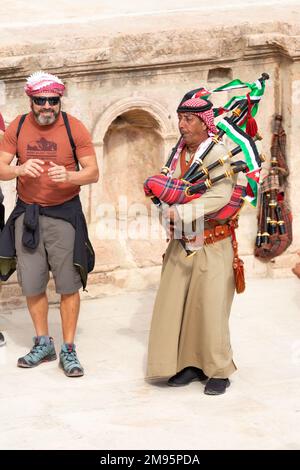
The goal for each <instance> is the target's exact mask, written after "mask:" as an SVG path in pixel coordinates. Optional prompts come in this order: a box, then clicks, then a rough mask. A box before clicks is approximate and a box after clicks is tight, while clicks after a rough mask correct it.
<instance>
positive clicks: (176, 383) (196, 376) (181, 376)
mask: <svg viewBox="0 0 300 470" xmlns="http://www.w3.org/2000/svg"><path fill="white" fill-rule="evenodd" d="M207 378H208V377H207V376H206V375H205V374H204V372H203V370H201V369H198V367H185V368H184V369H182V370H181V371H180V372H177V374H176V375H173V377H171V378H170V379H169V380H168V385H170V387H183V386H184V385H188V384H189V383H191V382H194V381H196V380H197V381H199V382H202V381H204V380H207Z"/></svg>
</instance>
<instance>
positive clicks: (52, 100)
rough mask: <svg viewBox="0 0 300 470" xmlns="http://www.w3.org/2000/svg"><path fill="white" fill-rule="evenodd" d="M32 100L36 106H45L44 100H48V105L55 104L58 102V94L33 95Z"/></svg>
mask: <svg viewBox="0 0 300 470" xmlns="http://www.w3.org/2000/svg"><path fill="white" fill-rule="evenodd" d="M32 101H33V102H34V104H37V105H38V106H45V104H46V101H48V103H49V105H50V106H56V105H57V104H58V103H59V102H60V96H50V97H49V98H48V97H47V96H33V97H32Z"/></svg>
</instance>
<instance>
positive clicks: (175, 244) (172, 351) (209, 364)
mask: <svg viewBox="0 0 300 470" xmlns="http://www.w3.org/2000/svg"><path fill="white" fill-rule="evenodd" d="M226 151H227V150H226V148H225V147H224V146H223V145H221V144H219V145H215V146H214V147H213V149H212V150H211V151H210V152H209V154H208V155H207V157H206V158H205V166H207V165H209V164H210V163H212V162H214V161H216V160H217V159H218V158H220V157H222V156H224V155H225V154H226ZM179 166H180V164H179V163H178V165H177V168H176V171H175V173H174V177H178V176H179V172H180V170H179ZM228 168H229V164H226V165H225V166H222V167H218V168H217V169H215V170H214V171H213V172H212V174H211V177H215V176H218V174H221V173H224V171H225V170H226V169H228ZM232 188H233V182H232V181H230V180H228V179H227V180H222V181H220V182H218V183H216V184H215V185H214V186H213V187H212V188H211V189H210V190H208V191H207V192H206V193H205V194H204V195H203V196H202V197H201V198H200V199H194V200H193V201H191V202H190V203H188V204H189V205H190V204H192V205H196V204H199V203H204V213H205V214H209V213H210V212H214V211H216V210H218V209H220V208H222V207H224V206H225V205H226V204H227V203H228V202H229V199H230V196H231V193H232ZM200 200H201V202H200ZM187 219H189V220H187ZM184 221H185V222H190V221H191V217H190V216H189V215H188V214H187V215H186V217H185V219H184ZM232 260H233V251H232V245H231V239H230V238H226V239H224V240H221V241H219V242H217V243H214V244H212V245H206V246H204V247H203V248H202V249H201V250H199V251H198V252H197V253H196V254H195V255H194V256H192V257H187V256H186V253H185V251H184V249H183V248H182V246H181V245H180V242H179V241H178V240H172V241H171V242H170V244H169V246H168V249H167V251H166V255H165V258H164V262H163V267H162V275H161V281H160V285H159V289H158V293H157V297H156V301H155V305H154V311H153V317H152V323H151V329H150V337H149V351H148V367H147V378H156V377H168V376H171V375H174V374H175V373H176V372H178V371H180V370H182V369H183V368H184V367H187V366H195V367H199V368H200V369H202V370H203V371H204V373H205V374H206V375H207V376H208V377H219V378H226V377H228V376H229V375H230V374H232V373H233V372H234V371H235V370H236V366H235V364H234V362H233V360H232V350H231V346H230V334H229V324H228V322H229V315H230V309H231V304H232V300H233V295H234V290H235V286H234V277H233V268H232Z"/></svg>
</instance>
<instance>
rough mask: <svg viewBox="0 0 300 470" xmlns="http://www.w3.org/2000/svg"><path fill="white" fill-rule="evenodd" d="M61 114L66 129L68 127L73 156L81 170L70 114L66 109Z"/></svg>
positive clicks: (77, 167) (77, 168)
mask: <svg viewBox="0 0 300 470" xmlns="http://www.w3.org/2000/svg"><path fill="white" fill-rule="evenodd" d="M61 114H62V117H63V120H64V123H65V126H66V129H67V133H68V137H69V141H70V145H71V148H72V152H73V157H74V160H75V163H76V170H77V171H79V162H78V158H77V155H76V145H75V142H74V139H73V136H72V132H71V127H70V123H69V119H68V115H67V113H66V112H65V111H62V112H61Z"/></svg>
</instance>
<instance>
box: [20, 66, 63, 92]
mask: <svg viewBox="0 0 300 470" xmlns="http://www.w3.org/2000/svg"><path fill="white" fill-rule="evenodd" d="M24 90H25V93H26V94H27V95H28V96H34V95H37V94H38V93H43V92H48V93H57V94H58V95H60V96H62V95H63V94H64V91H65V85H64V84H63V82H62V81H61V80H60V79H59V78H58V77H57V76H56V75H52V74H51V73H47V72H43V71H42V70H40V71H39V72H35V73H33V74H32V75H30V76H29V77H28V78H27V83H26V86H25V87H24Z"/></svg>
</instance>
